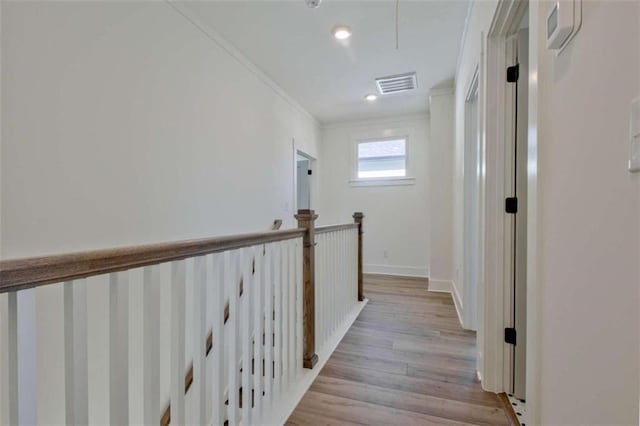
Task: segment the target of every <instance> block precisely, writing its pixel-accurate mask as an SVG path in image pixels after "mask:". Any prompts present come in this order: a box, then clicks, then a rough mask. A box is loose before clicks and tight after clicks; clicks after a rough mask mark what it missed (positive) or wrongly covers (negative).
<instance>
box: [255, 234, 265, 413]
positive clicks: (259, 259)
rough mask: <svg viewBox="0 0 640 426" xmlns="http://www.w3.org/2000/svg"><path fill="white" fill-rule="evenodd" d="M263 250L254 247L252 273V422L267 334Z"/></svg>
mask: <svg viewBox="0 0 640 426" xmlns="http://www.w3.org/2000/svg"><path fill="white" fill-rule="evenodd" d="M264 251H265V247H264V246H263V245H261V246H257V247H254V250H253V255H254V258H255V273H254V275H253V289H254V290H253V292H252V294H253V301H254V304H253V307H252V309H253V314H254V317H253V335H254V346H253V365H254V369H253V387H254V401H255V402H254V409H253V411H254V422H255V423H257V422H259V421H260V420H261V417H262V380H263V379H262V374H263V371H264V368H263V364H262V363H263V361H264V354H263V348H264V347H265V346H266V344H267V334H266V333H265V329H264V322H263V320H264V314H265V313H264V297H263V294H264V292H263V288H264V284H265V279H264Z"/></svg>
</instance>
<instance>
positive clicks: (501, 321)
mask: <svg viewBox="0 0 640 426" xmlns="http://www.w3.org/2000/svg"><path fill="white" fill-rule="evenodd" d="M528 10H529V2H528V1H516V0H500V1H499V3H498V6H497V9H496V12H495V15H494V20H493V23H492V25H491V28H490V29H489V32H488V35H487V38H486V50H485V56H484V60H485V61H486V62H485V63H484V68H483V71H484V76H485V79H484V80H481V84H480V97H481V100H483V102H481V106H480V114H481V117H482V119H481V125H483V126H484V127H483V130H482V131H481V137H482V139H483V146H484V148H485V151H484V155H482V157H481V161H480V163H481V168H482V170H483V173H481V188H483V191H484V195H483V198H484V204H483V207H482V208H483V210H481V215H482V216H483V219H482V220H483V222H484V225H485V226H484V234H483V238H484V245H483V247H484V251H483V258H482V260H481V266H480V268H481V274H482V285H481V286H480V291H481V293H480V295H479V300H481V303H482V307H481V308H482V311H481V315H480V316H479V324H480V325H479V328H480V330H479V333H478V336H479V338H481V339H482V343H479V346H480V347H481V348H482V350H483V355H484V357H483V359H482V365H481V367H482V369H483V370H482V373H483V387H484V388H485V389H487V390H492V391H494V392H507V393H510V394H512V395H513V396H515V397H516V398H518V399H521V400H526V388H527V371H528V370H529V373H530V372H531V371H530V370H531V369H530V368H528V367H527V365H528V361H531V359H530V358H529V359H528V358H527V355H526V354H527V341H528V340H529V336H528V331H527V310H528V309H527V304H528V303H529V302H528V297H527V293H528V288H527V280H528V279H529V278H528V277H527V266H528V264H529V263H528V262H529V261H528V257H529V258H530V256H528V253H527V251H528V250H527V247H528V244H530V243H531V241H528V239H529V235H530V231H528V229H527V228H528V227H530V226H528V225H529V224H528V204H529V201H530V200H529V198H530V197H529V185H528V178H529V176H528V171H527V170H528V167H530V165H528V148H529V144H528V134H529V127H530V126H529V124H530V123H529V112H528V109H529V108H528V104H529V97H530V92H529V90H530V88H529V84H530V81H529V75H530V70H529V55H528V46H529V40H528V30H527V27H528V22H529V19H528ZM481 74H482V72H481ZM534 121H535V120H534ZM534 361H535V359H534ZM529 378H530V379H531V375H530V374H529Z"/></svg>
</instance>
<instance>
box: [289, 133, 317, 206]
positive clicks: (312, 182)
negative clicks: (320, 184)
mask: <svg viewBox="0 0 640 426" xmlns="http://www.w3.org/2000/svg"><path fill="white" fill-rule="evenodd" d="M298 156H300V157H304V158H306V159H307V160H309V169H310V170H312V174H311V178H310V179H309V205H310V207H311V209H314V208H315V205H316V202H317V200H316V198H315V195H316V178H315V176H316V169H317V166H316V161H317V160H316V158H314V157H313V156H311V155H309V154H307V153H306V152H304V151H302V150H300V149H298V148H296V147H295V143H294V147H293V211H294V214H297V213H298Z"/></svg>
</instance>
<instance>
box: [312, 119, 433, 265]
mask: <svg viewBox="0 0 640 426" xmlns="http://www.w3.org/2000/svg"><path fill="white" fill-rule="evenodd" d="M397 129H402V131H403V132H404V131H405V130H408V132H409V141H408V146H407V152H408V154H407V163H408V167H409V172H408V173H409V175H410V176H412V177H414V178H415V184H412V185H402V186H369V187H354V186H351V185H350V183H349V180H350V179H351V177H352V171H353V166H354V161H355V160H354V156H353V152H352V150H353V143H354V140H357V139H359V138H374V137H384V136H385V135H387V136H388V135H389V132H392V131H394V130H397ZM429 144H430V140H429V118H428V116H407V117H398V118H393V119H384V120H372V121H359V122H348V123H340V124H333V125H327V126H326V127H324V128H323V130H322V144H321V149H320V151H321V158H322V159H323V160H322V161H321V162H320V172H321V173H320V187H321V190H322V193H321V196H320V208H319V209H318V213H319V218H318V224H320V225H322V224H325V225H326V224H331V223H344V222H349V221H352V220H353V219H352V218H351V216H352V214H353V212H355V211H362V212H363V213H364V215H365V218H364V232H365V237H364V269H365V272H371V273H385V274H400V275H413V276H425V277H426V276H429V232H428V225H429V222H430V220H429V215H430V214H431V212H432V211H433V207H432V205H431V204H430V202H429V200H428V187H427V186H428V185H427V182H428V179H429V170H428V169H429V167H428V165H429V163H428V158H427V155H428V150H429ZM385 251H386V252H387V257H386V258H385V256H384V252H385Z"/></svg>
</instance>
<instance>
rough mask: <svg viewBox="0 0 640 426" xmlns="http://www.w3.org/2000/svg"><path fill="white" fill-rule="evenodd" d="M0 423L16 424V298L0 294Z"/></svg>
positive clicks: (9, 294) (11, 293)
mask: <svg viewBox="0 0 640 426" xmlns="http://www.w3.org/2000/svg"><path fill="white" fill-rule="evenodd" d="M0 424H2V425H15V424H18V299H17V294H16V292H10V293H6V294H0Z"/></svg>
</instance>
